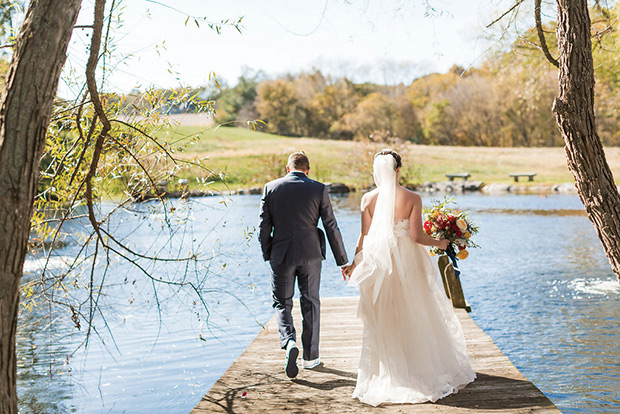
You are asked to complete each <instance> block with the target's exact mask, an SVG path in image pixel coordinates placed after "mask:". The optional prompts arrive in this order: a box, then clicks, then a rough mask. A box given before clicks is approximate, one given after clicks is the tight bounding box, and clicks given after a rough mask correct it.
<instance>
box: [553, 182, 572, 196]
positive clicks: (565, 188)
mask: <svg viewBox="0 0 620 414" xmlns="http://www.w3.org/2000/svg"><path fill="white" fill-rule="evenodd" d="M551 189H552V190H553V191H554V192H557V193H560V194H577V187H576V186H575V183H563V184H556V185H554V186H553V187H552V188H551Z"/></svg>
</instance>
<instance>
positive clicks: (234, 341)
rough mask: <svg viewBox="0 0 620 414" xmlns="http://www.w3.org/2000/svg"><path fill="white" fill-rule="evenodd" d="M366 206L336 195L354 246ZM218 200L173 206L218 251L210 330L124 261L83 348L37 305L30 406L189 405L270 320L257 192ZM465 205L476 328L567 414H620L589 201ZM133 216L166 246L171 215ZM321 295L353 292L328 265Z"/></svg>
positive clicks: (22, 353)
mask: <svg viewBox="0 0 620 414" xmlns="http://www.w3.org/2000/svg"><path fill="white" fill-rule="evenodd" d="M359 198H360V195H359V194H353V195H351V196H349V197H346V196H345V197H333V204H334V209H335V211H336V214H337V218H338V222H339V225H340V228H341V230H342V232H343V237H344V239H345V244H346V246H347V248H348V250H349V252H352V251H353V249H354V246H355V243H356V241H357V236H358V232H359V207H358V206H359ZM432 198H437V196H434V197H432ZM430 199H431V198H425V199H424V202H425V204H426V205H428V204H430ZM220 201H221V199H218V198H205V199H200V200H191V201H189V202H185V201H175V202H174V203H175V207H176V208H178V209H184V208H185V209H187V214H185V216H184V217H185V218H184V220H185V221H184V222H185V223H187V224H188V226H186V228H187V231H185V232H179V233H178V234H175V235H174V237H175V240H177V239H178V245H177V248H181V247H182V246H192V248H193V249H200V251H203V252H209V251H211V250H214V249H215V250H216V252H217V255H216V260H215V261H214V262H213V263H211V265H210V266H211V267H210V271H211V272H212V273H209V274H208V277H207V282H206V285H205V287H208V288H209V290H208V291H206V292H205V294H206V296H205V298H206V300H207V302H208V305H209V309H210V314H209V315H208V322H207V320H206V315H205V314H204V313H200V310H199V307H197V306H196V304H195V303H194V299H193V298H192V297H190V296H183V295H182V294H181V293H180V292H178V291H177V290H175V289H171V288H168V289H166V288H161V289H159V290H158V296H159V299H160V301H161V303H160V306H159V307H158V306H156V304H155V302H154V299H153V288H152V286H151V285H150V284H148V283H145V280H144V278H143V277H141V275H140V274H138V273H137V272H136V271H135V269H133V268H131V267H129V266H127V265H126V264H125V263H124V262H121V261H116V262H114V263H113V264H112V267H111V269H110V271H109V274H108V277H109V278H110V279H109V282H110V283H111V285H112V286H111V287H110V288H109V289H108V290H107V293H106V295H105V296H104V297H103V298H102V306H103V308H104V309H105V312H106V313H105V323H102V322H103V320H102V316H99V320H98V321H97V322H98V323H99V325H98V326H103V327H105V329H101V331H100V332H99V333H98V337H96V338H93V340H92V341H91V344H90V346H89V348H88V351H87V352H85V351H84V348H83V347H79V345H80V343H81V341H82V340H83V332H81V331H78V330H77V329H76V328H75V327H74V326H73V324H72V322H71V321H70V319H69V318H68V316H67V315H66V312H64V311H62V310H61V309H56V310H54V311H53V312H52V313H53V316H50V315H49V313H48V312H47V310H45V309H38V310H36V311H35V312H38V314H34V315H31V316H30V318H28V320H31V321H35V320H53V324H52V325H51V328H50V329H46V330H41V329H40V326H41V325H40V324H39V325H37V324H32V325H26V326H25V327H24V329H23V330H22V332H21V333H20V335H19V341H18V342H19V343H18V347H19V395H20V412H22V413H57V412H76V413H100V412H114V413H117V412H118V413H122V412H128V413H129V412H130V413H134V412H166V413H187V412H189V411H190V410H191V408H192V407H193V406H194V405H195V404H196V403H197V402H198V401H199V400H200V398H201V397H202V395H203V394H204V393H205V392H206V391H207V390H208V389H209V387H210V386H211V385H212V384H213V383H214V382H215V381H216V380H217V378H219V376H220V375H221V374H222V373H223V372H224V371H225V370H226V368H227V367H228V366H229V365H230V364H231V363H232V362H233V361H234V359H235V358H236V357H237V356H238V355H239V354H240V353H241V352H242V351H243V349H245V347H246V346H247V345H248V344H249V342H250V341H251V340H252V339H253V337H254V336H255V335H256V334H257V333H258V331H259V330H260V324H261V323H265V322H266V321H267V320H268V319H269V317H270V316H271V314H272V309H271V303H270V299H269V298H270V295H269V276H268V275H269V269H268V267H267V265H266V264H265V263H264V262H263V261H262V259H261V256H260V251H259V247H258V243H257V241H256V240H251V241H250V243H249V245H248V241H247V240H246V239H245V238H244V237H243V233H244V232H246V233H253V231H254V227H255V226H256V225H257V219H258V217H257V210H258V203H259V197H258V196H239V197H233V198H232V199H231V202H230V203H229V205H230V208H226V207H225V206H223V205H222V204H220ZM457 201H458V203H459V206H460V207H461V208H463V209H466V210H469V211H471V216H472V218H473V219H474V220H475V221H476V222H477V223H478V224H479V226H480V234H479V235H478V237H477V239H476V241H477V243H478V244H480V246H482V248H481V249H479V250H475V251H472V252H471V253H472V254H471V255H470V258H469V259H467V260H466V261H463V262H461V270H462V272H463V276H462V282H463V287H464V290H465V294H466V296H467V299H468V301H469V302H470V304H471V305H472V309H473V312H472V316H473V318H474V319H475V320H476V322H477V323H478V324H479V325H480V326H481V327H482V328H483V329H484V330H485V331H486V332H487V333H488V334H489V335H490V336H491V337H492V338H493V340H494V341H495V342H496V343H497V344H498V346H499V347H500V348H501V349H502V350H503V351H504V352H505V353H506V354H507V355H508V356H509V357H510V359H511V360H512V361H513V362H514V363H515V365H516V366H517V367H518V368H519V369H520V370H521V371H522V372H523V373H524V375H526V377H528V379H530V380H532V381H533V382H534V383H535V384H536V385H537V386H538V387H539V388H541V389H542V390H543V391H544V392H545V393H546V394H547V395H548V396H549V397H550V398H551V399H552V400H553V401H554V403H556V404H557V405H558V406H559V407H560V409H561V410H562V411H563V412H565V413H611V412H618V410H620V399H619V392H618V390H619V386H620V378H619V375H620V369H619V368H620V362H618V361H620V332H618V329H617V327H618V323H619V322H620V285H619V284H618V282H617V281H616V279H615V277H614V276H613V274H612V273H611V271H610V269H609V265H608V263H607V260H606V258H605V257H604V255H603V252H602V249H601V247H600V243H599V242H598V240H597V238H596V235H595V233H594V230H593V228H592V226H591V224H590V223H589V221H588V220H587V218H586V217H585V216H584V215H583V209H582V207H581V204H580V202H579V199H578V198H577V197H576V196H549V197H547V198H541V197H538V196H527V195H505V196H484V195H478V194H475V195H464V196H459V197H457ZM190 206H191V208H190ZM159 214H160V213H159ZM136 220H137V218H135V217H134V216H132V215H131V214H130V212H125V213H124V214H123V215H122V216H120V217H119V219H118V221H117V222H116V226H117V229H118V230H120V231H121V232H122V231H124V233H123V234H124V235H125V237H126V240H127V241H128V242H131V243H132V245H133V246H136V247H142V248H151V249H152V248H155V249H159V248H160V247H158V244H157V243H158V237H163V235H162V233H161V226H159V225H158V224H157V223H158V220H159V221H161V220H165V217H164V216H163V215H162V216H158V215H152V216H151V217H150V218H149V220H142V221H140V222H139V223H135V222H134V221H136ZM134 224H139V225H138V226H137V227H136V226H134ZM129 229H133V230H132V231H130V230H129ZM189 230H192V231H193V234H194V238H195V240H192V239H191V238H190V235H189ZM155 235H159V236H155ZM73 248H74V247H72V246H66V247H63V248H62V249H59V250H58V251H57V252H56V253H57V255H58V258H57V259H55V260H56V261H55V262H53V265H54V266H56V267H57V268H58V269H62V266H63V263H64V260H65V259H64V258H65V257H71V256H72V254H73V253H74V251H73V250H72V249H73ZM40 265H41V264H40V262H37V261H36V259H34V258H31V259H29V260H28V262H27V264H26V266H28V267H27V268H28V270H29V271H30V272H32V273H34V274H36V272H37V269H38V268H40ZM151 270H152V271H154V272H158V273H159V274H162V275H165V274H169V273H171V272H175V271H179V270H178V269H176V270H175V269H174V268H173V267H167V266H159V267H155V268H153V269H151ZM30 277H33V276H30ZM71 294H73V295H77V296H79V295H80V293H71ZM321 294H322V296H326V297H327V296H343V295H356V294H357V292H356V291H355V290H354V289H352V288H347V287H346V286H345V285H344V284H343V282H342V278H341V276H340V273H339V270H338V268H337V266H336V265H335V263H334V260H333V258H331V257H329V258H328V260H326V261H325V262H324V265H323V274H322V285H321ZM241 303H243V304H244V305H245V306H247V309H246V308H244V306H243V305H241ZM160 310H161V313H160ZM108 327H109V330H108V329H107V328H108ZM275 346H277V345H276V344H274V347H275ZM76 349H77V351H76Z"/></svg>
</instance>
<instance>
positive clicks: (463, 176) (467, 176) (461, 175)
mask: <svg viewBox="0 0 620 414" xmlns="http://www.w3.org/2000/svg"><path fill="white" fill-rule="evenodd" d="M446 177H448V179H449V180H450V181H454V179H455V178H462V179H463V181H467V179H468V178H469V177H471V175H470V174H469V173H460V174H446Z"/></svg>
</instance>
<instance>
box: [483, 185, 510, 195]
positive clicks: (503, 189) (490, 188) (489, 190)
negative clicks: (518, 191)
mask: <svg viewBox="0 0 620 414" xmlns="http://www.w3.org/2000/svg"><path fill="white" fill-rule="evenodd" d="M511 189H512V186H511V185H510V184H503V183H491V184H486V185H485V186H484V187H482V192H483V193H486V194H498V193H509V192H510V191H511Z"/></svg>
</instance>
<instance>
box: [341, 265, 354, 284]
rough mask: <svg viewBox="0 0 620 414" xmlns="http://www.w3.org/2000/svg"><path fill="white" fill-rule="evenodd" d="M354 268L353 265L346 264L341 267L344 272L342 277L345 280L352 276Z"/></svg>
mask: <svg viewBox="0 0 620 414" xmlns="http://www.w3.org/2000/svg"><path fill="white" fill-rule="evenodd" d="M352 268H353V265H344V266H341V267H340V272H341V273H342V278H343V279H344V281H345V282H346V281H347V280H349V279H350V278H351V272H352V271H353V270H352Z"/></svg>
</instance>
